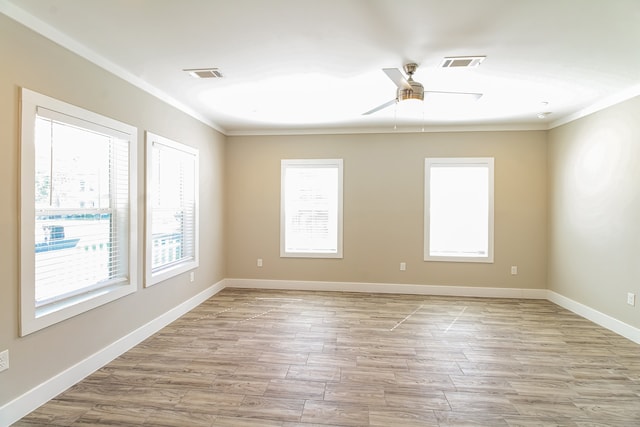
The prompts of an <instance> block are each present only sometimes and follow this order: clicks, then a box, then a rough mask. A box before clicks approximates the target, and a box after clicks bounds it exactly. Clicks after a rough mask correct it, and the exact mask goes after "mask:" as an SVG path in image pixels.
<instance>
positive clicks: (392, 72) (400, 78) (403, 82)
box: [382, 68, 411, 90]
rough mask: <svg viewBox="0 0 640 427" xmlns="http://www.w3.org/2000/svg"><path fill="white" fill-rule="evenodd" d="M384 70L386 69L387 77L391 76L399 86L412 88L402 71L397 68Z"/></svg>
mask: <svg viewBox="0 0 640 427" xmlns="http://www.w3.org/2000/svg"><path fill="white" fill-rule="evenodd" d="M382 71H384V73H385V74H386V75H387V77H389V78H390V79H391V81H392V82H394V83H395V84H396V86H398V87H399V88H401V89H409V90H411V85H410V84H409V82H408V81H407V79H406V78H405V77H404V74H402V72H401V71H400V70H398V69H397V68H383V69H382Z"/></svg>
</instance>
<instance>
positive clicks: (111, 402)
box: [16, 289, 640, 427]
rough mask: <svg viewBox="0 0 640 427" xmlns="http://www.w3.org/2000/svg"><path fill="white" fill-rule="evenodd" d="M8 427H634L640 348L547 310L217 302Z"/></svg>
mask: <svg viewBox="0 0 640 427" xmlns="http://www.w3.org/2000/svg"><path fill="white" fill-rule="evenodd" d="M16 425H17V426H41V425H71V426H88V425H144V426H181V427H182V426H186V427H191V426H260V427H265V426H266V427H269V426H307V427H309V426H314V425H318V426H320V425H321V426H324V427H326V426H327V425H331V426H393V427H397V426H463V425H464V426H466V425H474V426H476V425H480V426H491V427H497V426H581V427H587V426H592V427H593V426H629V427H631V426H640V346H639V345H637V344H634V343H632V342H631V341H628V340H626V339H624V338H622V337H620V336H618V335H616V334H614V333H612V332H609V331H607V330H605V329H603V328H601V327H599V326H597V325H595V324H593V323H591V322H589V321H587V320H585V319H582V318H580V317H578V316H576V315H574V314H572V313H570V312H568V311H566V310H564V309H562V308H560V307H558V306H556V305H554V304H552V303H550V302H548V301H538V300H514V299H474V298H457V297H456V298H453V297H429V296H415V295H385V294H361V293H329V292H327V293H320V292H298V291H256V290H242V289H226V290H224V291H222V292H221V293H219V294H218V295H216V296H214V297H213V298H211V299H210V300H209V301H207V302H205V303H204V304H202V305H201V306H199V307H198V308H196V309H195V310H193V311H192V312H190V313H188V314H187V315H185V316H184V317H182V318H181V319H179V320H177V321H176V322H174V323H173V324H171V325H170V326H168V327H166V328H164V329H163V330H162V331H160V332H159V333H157V334H156V335H154V336H153V337H151V338H149V339H148V340H146V341H145V342H143V343H141V344H140V345H138V346H137V347H135V348H133V349H132V350H131V351H129V352H127V353H126V354H124V355H122V356H121V357H119V358H118V359H116V360H114V361H113V362H112V363H110V364H109V365H107V366H105V367H104V368H102V369H100V370H99V371H97V372H95V373H94V374H93V375H91V376H89V377H88V378H86V379H85V380H84V381H82V382H81V383H79V384H77V385H75V386H74V387H72V388H71V389H69V390H68V391H66V392H65V393H63V394H61V395H60V396H58V397H56V398H55V399H53V400H51V401H50V402H48V403H47V404H45V405H44V406H42V407H41V408H39V409H38V410H36V411H34V412H33V413H31V414H30V415H28V416H27V417H25V418H24V419H22V420H21V421H19V422H18V423H17V424H16Z"/></svg>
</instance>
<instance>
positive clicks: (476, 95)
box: [424, 90, 482, 101]
mask: <svg viewBox="0 0 640 427" xmlns="http://www.w3.org/2000/svg"><path fill="white" fill-rule="evenodd" d="M424 93H425V95H428V94H430V93H434V94H437V95H461V96H464V97H465V98H473V100H474V101H476V100H478V99H480V98H481V97H482V94H481V93H473V92H443V91H439V90H425V91H424Z"/></svg>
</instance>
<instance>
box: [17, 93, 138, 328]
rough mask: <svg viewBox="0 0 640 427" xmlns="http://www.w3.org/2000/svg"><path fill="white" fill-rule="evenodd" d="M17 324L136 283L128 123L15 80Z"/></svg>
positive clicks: (80, 306)
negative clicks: (18, 129) (18, 103)
mask: <svg viewBox="0 0 640 427" xmlns="http://www.w3.org/2000/svg"><path fill="white" fill-rule="evenodd" d="M21 122H22V135H21V191H20V192H21V202H20V209H21V211H20V216H21V226H20V242H21V248H20V252H21V265H20V295H21V298H20V304H21V334H22V335H26V334H29V333H31V332H34V331H37V330H39V329H42V328H44V327H46V326H49V325H51V324H53V323H56V322H59V321H62V320H64V319H67V318H69V317H71V316H75V315H77V314H79V313H82V312H85V311H87V310H90V309H92V308H95V307H97V306H99V305H102V304H105V303H107V302H110V301H113V300H115V299H117V298H120V297H122V296H124V295H127V294H130V293H132V292H135V290H136V271H135V267H136V244H135V242H136V230H137V226H136V209H135V200H136V176H135V173H131V172H132V171H131V169H132V168H134V169H135V165H136V140H137V131H136V129H135V128H134V127H131V126H129V125H126V124H124V123H120V122H117V121H115V120H112V119H109V118H106V117H103V116H100V115H98V114H95V113H92V112H89V111H86V110H83V109H82V108H78V107H75V106H73V105H69V104H66V103H64V102H61V101H58V100H55V99H53V98H49V97H47V96H44V95H41V94H38V93H35V92H32V91H29V90H27V89H22V117H21Z"/></svg>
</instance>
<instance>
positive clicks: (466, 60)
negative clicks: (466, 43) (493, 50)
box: [440, 56, 486, 68]
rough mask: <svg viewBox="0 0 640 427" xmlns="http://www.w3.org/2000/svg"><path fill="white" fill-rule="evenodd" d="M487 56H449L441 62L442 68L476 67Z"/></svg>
mask: <svg viewBox="0 0 640 427" xmlns="http://www.w3.org/2000/svg"><path fill="white" fill-rule="evenodd" d="M485 58H486V56H447V57H445V58H444V59H443V60H442V64H440V67H441V68H474V67H477V66H478V65H480V64H482V61H484V60H485Z"/></svg>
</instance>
